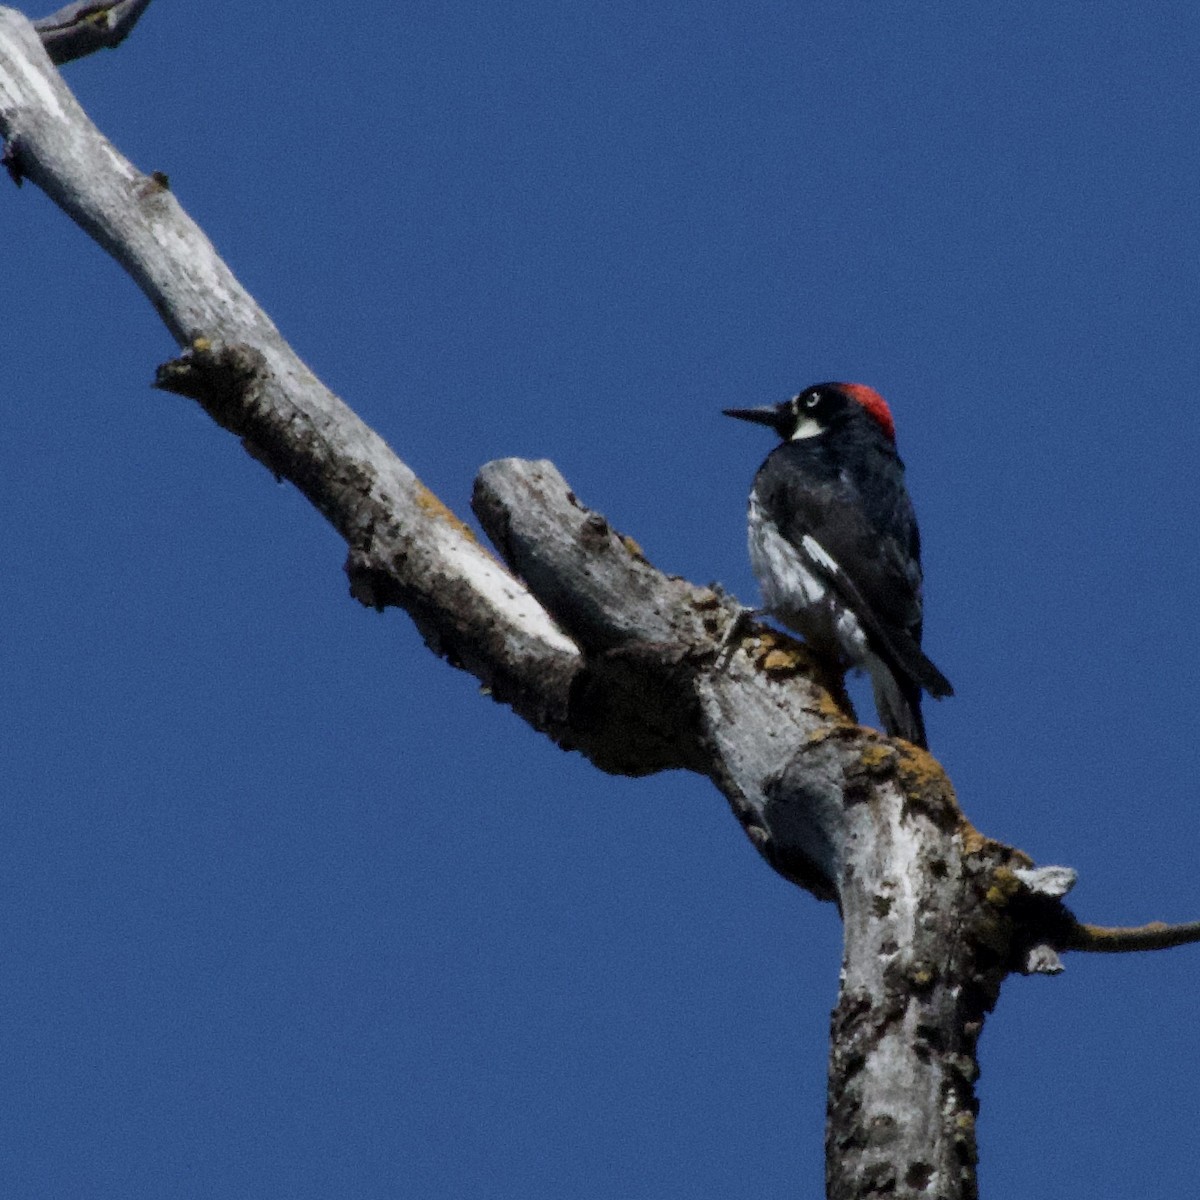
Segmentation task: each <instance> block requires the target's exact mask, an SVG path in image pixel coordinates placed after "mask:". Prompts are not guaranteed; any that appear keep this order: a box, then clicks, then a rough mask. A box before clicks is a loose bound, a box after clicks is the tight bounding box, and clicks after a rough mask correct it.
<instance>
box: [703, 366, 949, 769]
mask: <svg viewBox="0 0 1200 1200" xmlns="http://www.w3.org/2000/svg"><path fill="white" fill-rule="evenodd" d="M722 411H723V412H724V414H725V416H728V417H736V418H737V419H738V420H741V421H751V422H753V423H755V424H757V425H765V426H767V428H769V429H772V430H774V431H775V433H776V435H777V436H778V437H779V439H780V444H779V445H778V446H776V447H775V449H774V450H772V451H771V453H770V454H768V455H767V457H766V459H765V460H764V462H763V464H762V465H761V466H760V467H759V469H758V472H757V474H756V475H755V476H754V484H753V487H752V488H751V491H750V505H749V520H748V526H749V528H748V542H749V548H750V563H751V566H752V567H753V569H754V574H755V576H756V578H757V580H758V585H759V589H760V591H761V592H762V600H763V606H764V609H765V611H766V612H767V613H768V614H769V615H770V616H772V617H774V618H775V619H776V620H777V621H779V622H780V624H782V625H784V626H786V627H787V628H788V629H790V630H792V631H793V632H795V633H798V634H800V635H801V636H802V637H803V638H804V639H805V641H806V642H807V643H808V644H809V646H810V647H811V648H812V649H813V650H814V651H815V652H816V653H817V654H819V655H820V656H821V657H823V658H825V659H827V660H830V661H832V662H834V663H835V664H836V665H837V666H838V667H839V669H844V668H846V667H854V668H861V669H863V670H865V671H866V672H867V674H868V675H869V676H870V679H871V686H872V691H873V692H874V696H875V707H876V709H878V711H879V718H880V720H881V721H882V723H883V727H884V729H886V730H887V732H888V734H889V735H890V736H892V737H901V738H904V739H905V740H907V741H909V742H912V743H914V744H915V745H917V746H920V747H922V748H923V749H925V748H928V743H927V741H926V736H925V722H924V719H923V718H922V716H921V693H922V692H928V693H929V695H931V696H933V697H935V698H938V699H940V698H942V697H943V696H950V695H953V693H954V689H953V688H952V687H951V686H950V681H949V680H948V679H947V678H946V677H945V675H943V674H942V672H941V671H939V670H938V668H937V667H936V666H934V664H933V663H932V662H931V661H930V659H929V658H928V657H927V656H926V655H925V653H924V651H923V650H922V649H921V629H922V621H923V600H922V574H921V539H920V533H919V531H918V528H917V520H916V515H915V513H914V511H913V506H912V501H911V500H910V499H909V496H908V492H907V490H906V489H905V486H904V464H903V462H902V461H901V460H900V456H899V454H898V453H897V452H896V426H895V422H894V421H893V419H892V413H891V410H890V409H889V408H888V405H887V402H886V401H885V400H884V398H883V397H882V396H881V395H880V394H879V393H878V392H877V391H875V389H874V388H870V387H867V386H866V385H865V384H861V383H818V384H814V385H813V386H811V387H808V388H805V389H804V391H802V392H799V393H797V394H796V395H795V396H793V397H792V398H791V399H790V400H785V401H784V402H783V403H782V404H776V405H766V406H763V407H759V408H726V409H723V410H722Z"/></svg>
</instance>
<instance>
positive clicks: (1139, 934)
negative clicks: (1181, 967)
mask: <svg viewBox="0 0 1200 1200" xmlns="http://www.w3.org/2000/svg"><path fill="white" fill-rule="evenodd" d="M1192 942H1200V921H1189V922H1187V923H1186V924H1183V925H1167V924H1165V923H1164V922H1162V921H1151V922H1150V923H1149V924H1148V925H1136V926H1132V927H1128V928H1120V927H1110V926H1104V925H1082V924H1077V925H1074V926H1073V927H1072V929H1071V931H1070V935H1069V939H1068V940H1067V941H1065V942H1064V943H1063V949H1064V950H1086V951H1091V952H1092V953H1094V954H1123V953H1126V952H1127V951H1132V950H1169V949H1170V948H1171V947H1172V946H1186V945H1188V944H1190V943H1192Z"/></svg>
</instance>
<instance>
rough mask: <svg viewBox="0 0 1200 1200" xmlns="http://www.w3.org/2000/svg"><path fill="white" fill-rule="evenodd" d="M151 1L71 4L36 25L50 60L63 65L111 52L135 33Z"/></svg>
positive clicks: (125, 0)
mask: <svg viewBox="0 0 1200 1200" xmlns="http://www.w3.org/2000/svg"><path fill="white" fill-rule="evenodd" d="M149 7H150V0H114V2H113V3H110V4H97V3H95V2H94V0H92V2H91V3H87V2H84V3H78V4H68V5H67V6H66V8H60V9H59V10H58V12H56V13H51V14H50V16H48V17H41V18H40V19H39V20H36V21H34V22H33V27H34V29H36V30H37V32H38V36H39V37H41V39H42V45H43V46H45V47H46V53H47V54H48V55H49V56H50V60H51V61H52V62H54V63H57V64H58V65H59V66H62V64H63V63H65V62H70V61H71V60H72V59H75V58H83V57H84V56H85V55H88V54H93V53H95V51H97V50H105V49H108V50H112V49H115V48H116V47H117V46H119V45H120V44H121V43H122V42H123V41H124V40H125V39H126V38H127V37H128V36H129V34H130V33H131V32H132V30H133V27H134V26H135V25H136V24H137V22H138V19H139V18H140V17H141V15H142V13H144V12H145V11H146V9H147V8H149Z"/></svg>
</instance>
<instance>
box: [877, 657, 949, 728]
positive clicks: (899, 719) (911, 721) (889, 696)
mask: <svg viewBox="0 0 1200 1200" xmlns="http://www.w3.org/2000/svg"><path fill="white" fill-rule="evenodd" d="M865 665H866V668H867V673H868V674H869V675H870V676H871V688H872V690H873V691H874V693H875V708H876V709H877V710H878V712H879V719H880V721H881V722H882V723H883V727H884V729H886V730H887V732H888V736H889V737H901V738H904V740H905V741H908V742H912V743H913V744H914V745H916V746H920V747H921V749H922V750H927V749H928V748H929V746H928V743H927V742H926V740H925V721H924V720H923V719H922V717H921V684H919V683H917V682H914V681H911V680H909V679H905V678H904V677H903V676H898V675H896V674H895V673H893V671H892V669H891V667H889V666H888V664H887V663H886V662H884V660H883V659H882V658H879V657H878V656H877V655H874V654H872V655H870V656H869V657H868V659H867V662H866V664H865ZM930 665H932V664H930ZM934 669H935V670H936V668H934Z"/></svg>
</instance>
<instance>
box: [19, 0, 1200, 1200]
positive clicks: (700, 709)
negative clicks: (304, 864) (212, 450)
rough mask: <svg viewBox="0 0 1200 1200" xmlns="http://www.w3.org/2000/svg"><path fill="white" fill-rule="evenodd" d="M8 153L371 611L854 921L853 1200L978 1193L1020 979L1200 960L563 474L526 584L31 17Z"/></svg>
mask: <svg viewBox="0 0 1200 1200" xmlns="http://www.w3.org/2000/svg"><path fill="white" fill-rule="evenodd" d="M124 7H125V6H122V5H114V6H111V7H110V8H105V9H104V10H103V11H104V12H106V13H108V12H115V11H116V10H117V9H121V8H124ZM135 8H136V9H137V11H138V12H140V11H142V10H143V9H144V8H145V4H144V3H143V4H141V5H140V6H137V5H129V6H128V10H129V11H130V12H132V11H133V10H134V9H135ZM85 10H86V11H85ZM99 11H100V10H99V9H98V8H97V6H87V5H84V6H73V9H72V10H64V13H66V12H73V13H74V16H73V17H72V20H75V21H77V22H78V21H84V22H86V21H92V20H94V19H95V14H96V13H97V12H99ZM60 16H61V14H60ZM131 19H135V17H134V18H131ZM39 28H40V27H39ZM122 36H123V35H122ZM0 134H2V135H3V137H4V138H5V142H6V145H5V159H4V161H5V163H6V165H7V167H8V169H9V171H10V173H11V174H12V175H13V177H14V178H15V179H17V180H18V181H19V180H20V179H22V178H27V179H30V180H31V181H33V182H34V183H35V184H37V185H38V186H39V187H40V188H42V189H43V190H44V191H45V192H46V193H47V194H48V195H49V196H50V197H51V198H52V199H53V200H54V201H55V202H56V203H57V204H58V205H59V206H60V207H61V208H62V209H63V210H64V211H65V212H66V213H67V214H68V215H69V216H70V217H71V218H72V219H73V220H74V221H76V222H77V223H78V224H79V225H81V226H82V227H83V228H84V229H85V230H87V231H88V233H90V234H91V236H92V237H93V238H94V239H95V240H96V241H97V242H98V243H99V244H100V245H101V246H103V247H104V249H106V250H107V251H108V252H109V253H110V254H112V255H113V256H114V257H115V258H116V259H117V261H118V262H120V263H121V265H122V266H124V267H125V269H126V270H127V271H128V272H129V274H130V275H131V276H132V278H133V279H134V281H135V282H136V283H137V285H138V286H139V287H140V288H141V289H142V291H143V292H144V293H145V294H146V296H147V297H148V298H149V300H150V302H151V303H152V304H153V305H154V307H155V309H156V311H157V312H158V313H159V315H160V316H161V318H162V319H163V321H164V322H165V323H166V325H167V328H168V329H169V330H170V331H171V333H172V335H173V336H174V338H175V339H176V341H177V342H178V344H179V345H180V346H181V347H182V348H183V349H184V350H185V354H184V356H183V357H182V358H181V359H179V360H177V361H175V362H172V363H168V364H167V365H166V366H164V367H162V368H160V371H159V374H158V379H157V384H158V386H159V387H160V388H162V389H164V390H167V391H171V392H175V393H178V394H181V395H185V396H189V397H191V398H194V399H195V400H197V401H198V402H199V403H200V404H201V405H202V406H203V407H204V409H205V411H206V412H208V413H209V414H210V415H211V416H212V418H213V419H214V420H215V421H216V422H218V423H219V424H220V425H221V426H222V427H224V428H226V429H228V430H230V431H231V432H233V433H234V434H235V435H236V436H237V437H238V438H240V439H241V442H242V444H243V446H244V447H245V448H246V450H247V451H248V452H249V453H250V454H251V455H252V456H253V457H255V458H256V459H258V460H259V461H260V462H262V463H263V464H265V465H266V466H267V467H268V468H269V469H270V470H271V471H273V472H274V473H275V474H276V475H278V476H279V477H281V478H286V479H288V480H290V481H291V482H292V483H293V484H295V486H296V487H297V488H298V489H299V490H300V491H301V492H302V493H303V494H304V495H305V496H307V497H308V498H309V500H311V502H312V503H313V505H314V507H316V508H317V509H318V511H319V512H321V513H322V515H323V516H324V517H325V518H326V519H327V520H328V521H329V522H330V523H331V524H332V525H333V527H334V528H335V529H337V530H338V532H339V533H340V534H341V536H342V537H343V538H344V539H345V541H346V543H347V546H348V551H349V553H348V559H347V564H346V570H347V573H348V575H349V578H350V583H351V591H352V594H353V595H354V596H355V597H356V598H357V599H358V600H360V601H361V602H362V603H364V604H368V605H371V606H374V607H378V608H382V607H385V606H397V607H400V608H403V609H404V610H405V611H406V612H408V613H409V614H410V615H411V616H412V618H413V620H414V621H415V622H416V624H417V625H418V627H419V628H420V630H421V632H422V634H423V635H424V637H425V640H426V642H427V643H428V644H429V646H430V647H431V649H433V650H434V651H435V652H436V653H438V654H440V655H441V656H443V657H444V658H446V659H447V660H448V661H450V662H451V663H452V664H454V665H455V666H458V667H461V668H463V669H465V670H468V671H470V672H471V673H472V674H473V675H474V676H475V677H476V678H478V679H479V680H480V681H481V682H482V683H483V684H484V685H485V687H486V688H487V689H488V690H489V691H490V692H491V694H492V695H493V696H494V697H495V698H496V699H498V700H501V701H502V702H504V703H506V704H509V705H511V707H512V708H513V709H514V710H515V711H516V712H517V713H519V714H520V715H521V716H522V717H523V718H524V719H525V720H527V721H528V722H529V723H530V724H531V725H533V726H534V727H535V728H537V729H539V730H541V731H542V732H544V733H546V734H547V735H548V736H550V737H551V738H553V739H554V740H555V741H556V742H557V743H559V744H560V745H562V746H564V747H569V748H574V749H578V750H579V751H581V752H582V753H583V754H585V755H587V757H588V758H589V759H590V760H591V761H592V762H594V763H595V764H596V765H597V766H598V767H600V768H602V769H603V770H605V771H609V772H615V773H620V774H625V775H643V774H648V773H651V772H655V771H660V770H665V769H670V768H685V769H687V770H690V771H693V772H695V773H696V774H699V775H702V776H705V777H707V778H708V779H710V780H712V781H713V783H714V784H715V785H716V786H717V787H718V788H719V789H720V790H721V791H722V793H723V794H724V795H725V796H726V797H727V799H728V801H729V803H730V805H731V807H732V809H733V811H734V813H735V814H736V815H737V817H738V819H739V821H740V822H741V824H742V827H743V829H744V830H745V832H746V834H747V836H748V837H749V838H750V841H751V842H752V844H753V845H754V847H755V848H756V849H757V850H758V852H759V853H760V854H761V855H762V856H763V857H764V858H765V859H766V860H767V862H769V863H770V864H771V865H772V866H773V867H774V868H775V869H776V870H777V871H779V872H780V873H781V874H783V875H784V876H785V877H787V878H789V879H791V880H793V881H794V882H796V883H797V884H799V885H801V886H803V887H805V888H807V889H809V890H810V891H811V892H813V893H814V894H815V895H817V896H819V897H821V898H824V899H829V900H833V901H835V902H836V903H837V904H838V906H839V908H840V911H841V913H842V915H843V918H844V922H845V954H844V960H843V982H842V987H841V993H840V995H839V998H838V1002H837V1007H836V1008H835V1011H834V1014H833V1049H832V1054H831V1060H830V1087H829V1121H828V1129H827V1139H826V1140H827V1162H828V1167H827V1189H828V1195H829V1196H830V1197H832V1198H834V1200H852V1198H858V1197H864V1196H872V1195H879V1194H885V1193H886V1194H887V1195H889V1196H893V1197H897V1198H900V1197H911V1198H912V1200H917V1198H918V1197H923V1198H926V1200H927V1198H928V1197H929V1196H937V1197H939V1200H959V1198H967V1197H973V1196H974V1195H975V1194H976V1190H975V1153H976V1151H975V1135H974V1122H975V1113H976V1108H977V1102H976V1098H975V1092H974V1080H975V1077H976V1074H977V1070H978V1068H977V1062H976V1055H975V1049H976V1043H977V1040H978V1037H979V1033H980V1030H981V1029H982V1025H983V1020H984V1016H985V1014H986V1013H987V1012H988V1011H989V1010H990V1009H991V1007H992V1006H993V1005H994V1003H995V1002H996V999H997V996H998V994H999V988H1000V985H1001V983H1002V981H1003V980H1004V978H1005V977H1006V975H1007V974H1009V973H1010V972H1012V971H1027V972H1028V971H1038V972H1044V973H1053V972H1055V971H1057V970H1059V969H1061V963H1060V961H1059V958H1058V952H1059V951H1062V950H1069V949H1087V950H1097V949H1123V950H1124V949H1146V948H1151V947H1153V946H1165V945H1176V944H1180V943H1181V942H1183V941H1191V940H1197V939H1198V938H1200V927H1198V926H1182V927H1176V928H1175V929H1174V930H1168V929H1165V928H1164V927H1158V926H1152V927H1146V929H1143V930H1110V931H1103V930H1096V929H1094V928H1092V927H1090V926H1083V925H1079V924H1078V923H1077V922H1076V921H1075V919H1074V918H1073V917H1072V916H1071V915H1070V913H1069V912H1068V911H1067V910H1066V909H1065V907H1064V906H1063V903H1062V897H1063V896H1064V895H1065V893H1066V892H1067V891H1068V890H1069V888H1070V886H1071V884H1072V882H1073V881H1074V874H1073V872H1071V871H1069V870H1067V869H1065V868H1057V867H1042V868H1035V867H1034V866H1033V864H1032V863H1031V862H1030V861H1029V859H1028V858H1027V857H1026V856H1025V855H1023V854H1022V853H1021V852H1020V851H1017V850H1015V849H1012V848H1010V847H1008V846H1004V845H1002V844H1001V843H999V842H995V841H992V840H990V839H988V838H986V837H983V836H982V835H980V834H979V833H977V832H976V831H975V830H974V829H973V828H972V827H971V825H970V824H969V823H968V822H967V821H966V820H965V818H964V817H963V815H962V813H961V811H960V810H959V807H958V804H957V801H956V798H955V796H954V793H953V790H952V788H951V786H950V783H949V780H948V779H947V778H946V776H945V774H944V773H943V772H942V770H941V768H940V767H939V766H938V764H937V763H936V762H935V761H934V760H933V759H932V758H931V757H930V756H929V755H928V754H927V753H925V752H924V751H921V750H918V749H916V748H915V747H913V746H910V745H908V744H907V743H904V742H891V741H888V740H887V739H885V738H883V737H881V736H880V735H879V734H877V733H874V732H873V731H871V730H867V729H863V728H861V727H859V726H857V725H855V724H854V723H852V722H851V721H850V720H849V719H848V718H847V717H846V715H845V714H844V713H843V711H842V710H841V709H840V708H839V706H838V702H837V697H838V694H839V688H838V685H837V681H830V680H828V679H826V678H825V677H823V675H822V673H821V668H820V667H819V665H818V664H816V663H814V662H813V661H812V659H811V658H810V657H809V655H808V652H807V651H806V650H805V649H804V647H802V646H800V645H798V644H796V643H795V642H793V641H791V640H790V639H788V638H785V637H783V636H781V635H779V634H777V633H774V632H772V631H770V630H767V629H765V628H763V627H761V626H755V625H749V626H747V627H746V629H745V630H744V631H742V632H741V636H740V638H737V639H735V640H733V642H732V645H731V649H730V653H729V654H728V655H725V654H721V655H719V654H718V651H719V650H720V648H721V646H722V638H723V635H724V634H725V632H726V630H727V629H728V628H729V623H730V621H731V620H732V619H733V617H734V616H735V614H736V613H737V611H738V606H737V604H736V603H735V602H734V601H732V600H731V599H730V598H728V597H725V596H723V595H721V594H719V593H717V592H715V591H714V590H712V589H710V588H705V587H698V586H696V585H694V584H691V583H689V582H687V581H686V580H682V579H678V578H674V577H671V576H667V575H664V574H663V573H662V572H660V571H658V570H656V569H655V568H654V567H653V566H652V565H651V564H650V563H649V562H647V561H646V559H645V557H644V556H643V555H642V553H641V551H640V550H639V549H638V547H637V545H636V544H635V543H634V542H632V541H631V540H630V539H629V538H627V537H623V536H622V535H621V534H619V533H618V532H616V531H615V530H613V529H612V528H611V526H610V525H609V524H608V522H607V521H605V519H604V518H603V517H602V516H601V515H600V514H598V513H596V512H593V511H591V510H590V509H588V508H586V507H585V506H584V505H583V504H582V503H580V501H579V500H578V499H577V498H576V496H575V495H574V494H573V493H572V491H571V490H570V488H569V487H568V485H567V483H566V482H565V480H563V478H562V477H561V476H560V475H559V473H558V472H557V471H556V470H555V468H554V467H553V466H552V465H551V464H549V463H545V462H525V461H519V460H504V461H500V462H494V463H490V464H488V465H487V466H485V467H484V468H483V469H482V471H481V472H480V474H479V477H478V479H477V481H476V485H475V494H474V500H473V506H474V509H475V512H476V514H477V516H478V518H479V521H480V523H481V524H482V526H483V528H484V529H485V530H486V532H487V533H488V535H489V537H490V538H491V540H492V541H493V543H494V544H495V546H496V547H497V548H498V551H499V553H500V554H501V556H502V557H503V559H504V561H505V563H506V564H507V566H508V568H509V570H506V569H505V568H504V567H502V566H501V565H500V563H499V562H498V561H497V560H496V559H495V558H493V557H492V555H491V554H490V553H488V551H487V550H485V549H484V548H483V547H481V546H480V545H479V544H478V543H477V542H476V541H475V539H474V537H473V536H472V534H471V532H470V530H469V529H468V528H467V526H466V525H465V524H464V523H463V522H462V521H461V520H460V519H459V518H458V517H456V516H455V515H454V514H453V513H451V512H450V511H449V509H447V508H446V507H445V506H444V505H443V504H442V503H441V502H440V501H439V500H438V499H437V498H436V497H434V496H433V495H432V494H431V493H430V492H429V491H428V489H427V488H425V487H424V486H423V485H422V484H421V482H420V481H419V480H418V479H417V478H416V476H415V475H414V474H413V472H412V471H411V470H410V469H409V468H408V467H407V466H406V465H405V464H404V463H403V462H402V461H401V460H400V459H399V458H398V457H397V455H396V454H395V453H394V452H393V451H392V449H391V448H390V447H389V446H388V445H387V444H386V443H385V442H384V441H383V440H382V438H380V437H379V436H378V435H377V434H376V433H375V432H374V431H373V430H371V429H370V428H368V427H367V426H366V425H365V424H364V423H363V422H362V421H361V420H360V419H359V418H358V417H357V416H356V415H355V414H354V413H353V412H352V411H351V410H350V409H349V408H348V407H347V406H346V405H345V404H344V403H342V401H341V400H339V399H338V398H337V397H336V396H334V395H333V394H332V393H331V392H330V391H329V390H328V389H326V388H325V387H324V386H323V385H322V384H321V383H320V382H319V381H318V380H317V379H316V378H315V376H314V375H313V374H312V372H311V371H309V369H308V368H307V367H306V366H305V365H304V363H303V362H301V361H300V359H299V358H298V357H297V356H296V354H295V353H294V352H293V350H292V349H291V347H290V346H289V345H288V344H287V343H286V341H284V339H283V338H282V336H281V335H280V333H279V331H278V330H277V329H276V328H275V326H274V325H273V324H272V323H271V321H270V319H269V318H268V317H267V316H266V314H265V313H263V311H262V310H261V309H260V308H259V307H258V305H257V304H256V303H255V302H254V300H253V298H252V297H251V296H250V295H249V294H248V293H247V292H246V291H245V289H243V288H242V286H241V285H240V284H239V283H238V281H237V280H236V279H235V278H234V276H233V274H232V272H231V271H230V270H229V268H228V267H227V266H226V265H225V263H223V262H222V261H221V259H220V258H219V257H218V256H217V254H216V252H215V251H214V249H213V247H212V245H211V243H210V242H209V241H208V239H207V238H206V237H205V236H204V234H203V233H202V232H201V230H200V229H199V228H198V227H197V226H196V225H195V224H194V223H193V222H192V221H191V220H190V218H189V217H188V216H187V214H186V213H184V212H183V210H182V209H181V207H180V206H179V204H178V203H177V202H176V200H175V198H174V196H173V195H172V194H171V191H170V189H169V186H168V184H167V181H166V177H165V176H163V175H159V174H151V175H145V174H142V173H141V172H140V171H138V170H137V169H135V168H134V167H133V166H132V164H130V163H129V162H128V161H127V160H126V159H125V158H123V157H122V156H121V155H120V154H119V153H118V152H117V151H116V150H115V149H114V147H113V146H112V145H111V144H110V143H109V142H108V141H107V140H106V139H105V138H104V137H103V136H102V135H101V134H100V133H99V132H98V131H97V130H96V129H95V127H94V126H93V125H92V124H91V122H90V121H89V120H88V118H87V116H86V115H85V114H84V113H83V111H82V109H80V107H79V105H78V104H77V103H76V101H75V100H74V98H73V96H72V95H71V94H70V92H69V91H68V89H67V88H66V86H65V85H64V84H63V82H62V80H61V78H60V77H59V75H58V73H57V72H56V71H55V70H54V68H53V66H52V64H51V62H50V59H49V58H48V56H47V54H46V51H45V50H44V48H43V45H42V41H41V40H40V39H39V35H38V31H37V30H35V28H34V27H33V26H31V25H30V23H29V22H28V21H27V20H25V19H24V18H23V17H21V16H20V15H19V14H17V13H15V12H14V11H13V10H11V9H0ZM510 572H511V573H510ZM718 659H720V661H718Z"/></svg>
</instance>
